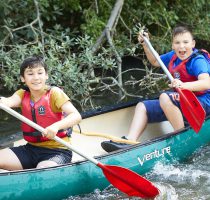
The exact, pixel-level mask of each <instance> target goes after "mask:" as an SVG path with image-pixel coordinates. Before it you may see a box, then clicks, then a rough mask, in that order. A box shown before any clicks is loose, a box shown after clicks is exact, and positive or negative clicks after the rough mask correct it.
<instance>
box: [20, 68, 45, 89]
mask: <svg viewBox="0 0 210 200" xmlns="http://www.w3.org/2000/svg"><path fill="white" fill-rule="evenodd" d="M47 79H48V74H47V73H46V71H45V69H44V67H43V66H40V65H37V67H34V68H29V67H28V68H26V69H25V71H24V77H22V76H21V81H22V82H25V84H26V85H27V86H28V88H29V89H30V90H31V91H37V90H42V89H44V88H45V84H46V80H47Z"/></svg>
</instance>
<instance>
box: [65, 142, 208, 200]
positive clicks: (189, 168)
mask: <svg viewBox="0 0 210 200" xmlns="http://www.w3.org/2000/svg"><path fill="white" fill-rule="evenodd" d="M146 178H147V179H148V180H150V181H151V182H153V183H154V184H155V185H156V186H157V187H158V188H159V190H160V191H161V195H160V196H158V197H156V198H155V200H210V145H209V146H206V147H204V148H202V149H201V150H200V151H198V152H197V153H196V154H195V155H193V157H192V159H190V160H189V161H188V162H186V163H177V164H174V165H163V164H161V163H158V164H157V165H156V166H155V168H154V171H153V172H150V173H148V174H146ZM89 199H91V200H117V199H118V200H129V199H131V200H137V199H139V198H134V197H133V198H128V197H126V196H125V195H124V194H122V193H121V192H119V191H118V190H117V189H115V188H113V187H111V186H110V187H108V188H107V189H106V190H103V191H100V190H95V192H93V193H91V194H88V195H85V196H74V197H69V198H68V199H67V200H89Z"/></svg>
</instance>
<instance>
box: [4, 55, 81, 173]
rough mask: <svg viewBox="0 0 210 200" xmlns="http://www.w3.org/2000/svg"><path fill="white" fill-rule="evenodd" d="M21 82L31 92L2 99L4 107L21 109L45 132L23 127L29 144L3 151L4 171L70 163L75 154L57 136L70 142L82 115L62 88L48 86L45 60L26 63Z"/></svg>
mask: <svg viewBox="0 0 210 200" xmlns="http://www.w3.org/2000/svg"><path fill="white" fill-rule="evenodd" d="M20 78H21V81H22V82H24V84H25V85H26V86H27V88H25V89H19V90H18V91H16V92H15V93H14V94H13V95H12V96H10V97H7V98H6V97H1V98H0V103H2V104H4V105H6V106H8V107H11V108H12V107H21V111H22V115H23V116H25V117H26V118H28V119H30V120H32V121H34V122H35V123H37V124H38V125H40V126H42V127H43V128H44V132H43V133H40V132H38V131H37V130H35V129H34V128H33V127H31V126H29V125H27V124H25V123H22V125H21V129H22V132H23V137H24V139H25V140H26V141H27V144H25V145H23V146H18V147H11V148H6V149H1V150H0V168H1V169H5V170H11V171H12V170H22V169H30V168H42V167H52V166H57V165H60V164H65V163H70V162H71V159H72V152H71V151H70V150H69V149H67V147H65V146H63V145H61V144H60V143H58V142H56V141H55V140H52V138H54V136H55V135H56V136H57V137H59V138H62V139H63V140H65V141H66V142H68V141H69V137H68V129H69V128H70V127H72V126H73V125H76V124H78V123H79V122H80V121H81V115H80V114H79V112H78V111H77V109H76V108H75V107H74V106H73V104H72V103H71V102H70V99H69V97H68V96H67V95H66V94H65V93H64V92H63V91H62V90H61V89H60V88H58V87H50V86H49V85H47V83H46V81H47V79H48V73H47V65H46V64H45V62H44V60H43V58H42V57H40V56H33V57H30V58H27V59H25V60H24V61H23V63H22V64H21V66H20ZM64 113H65V116H64Z"/></svg>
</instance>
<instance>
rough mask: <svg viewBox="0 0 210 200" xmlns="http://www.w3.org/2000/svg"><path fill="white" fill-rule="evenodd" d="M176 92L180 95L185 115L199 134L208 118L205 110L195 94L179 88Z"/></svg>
mask: <svg viewBox="0 0 210 200" xmlns="http://www.w3.org/2000/svg"><path fill="white" fill-rule="evenodd" d="M176 90H177V92H178V93H179V95H180V106H181V109H182V112H183V115H184V116H185V117H186V119H187V121H188V122H189V124H190V126H191V127H192V128H193V129H194V131H195V132H196V133H198V132H199V130H200V129H201V127H202V124H203V122H204V120H205V117H206V112H205V110H204V109H203V107H202V105H201V104H200V102H199V101H198V99H197V97H196V96H195V94H194V93H193V92H191V91H189V90H185V89H183V90H181V89H179V88H176Z"/></svg>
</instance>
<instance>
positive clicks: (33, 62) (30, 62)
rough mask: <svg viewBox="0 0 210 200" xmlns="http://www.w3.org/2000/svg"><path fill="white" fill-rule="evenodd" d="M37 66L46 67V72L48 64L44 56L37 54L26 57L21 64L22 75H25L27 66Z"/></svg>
mask: <svg viewBox="0 0 210 200" xmlns="http://www.w3.org/2000/svg"><path fill="white" fill-rule="evenodd" d="M37 66H42V67H44V69H45V71H46V72H47V70H48V69H47V65H46V63H45V62H44V59H43V57H42V56H37V55H35V56H32V57H29V58H26V59H25V60H24V61H23V63H22V64H21V66H20V75H21V76H22V77H24V72H25V70H26V68H35V67H37Z"/></svg>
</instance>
